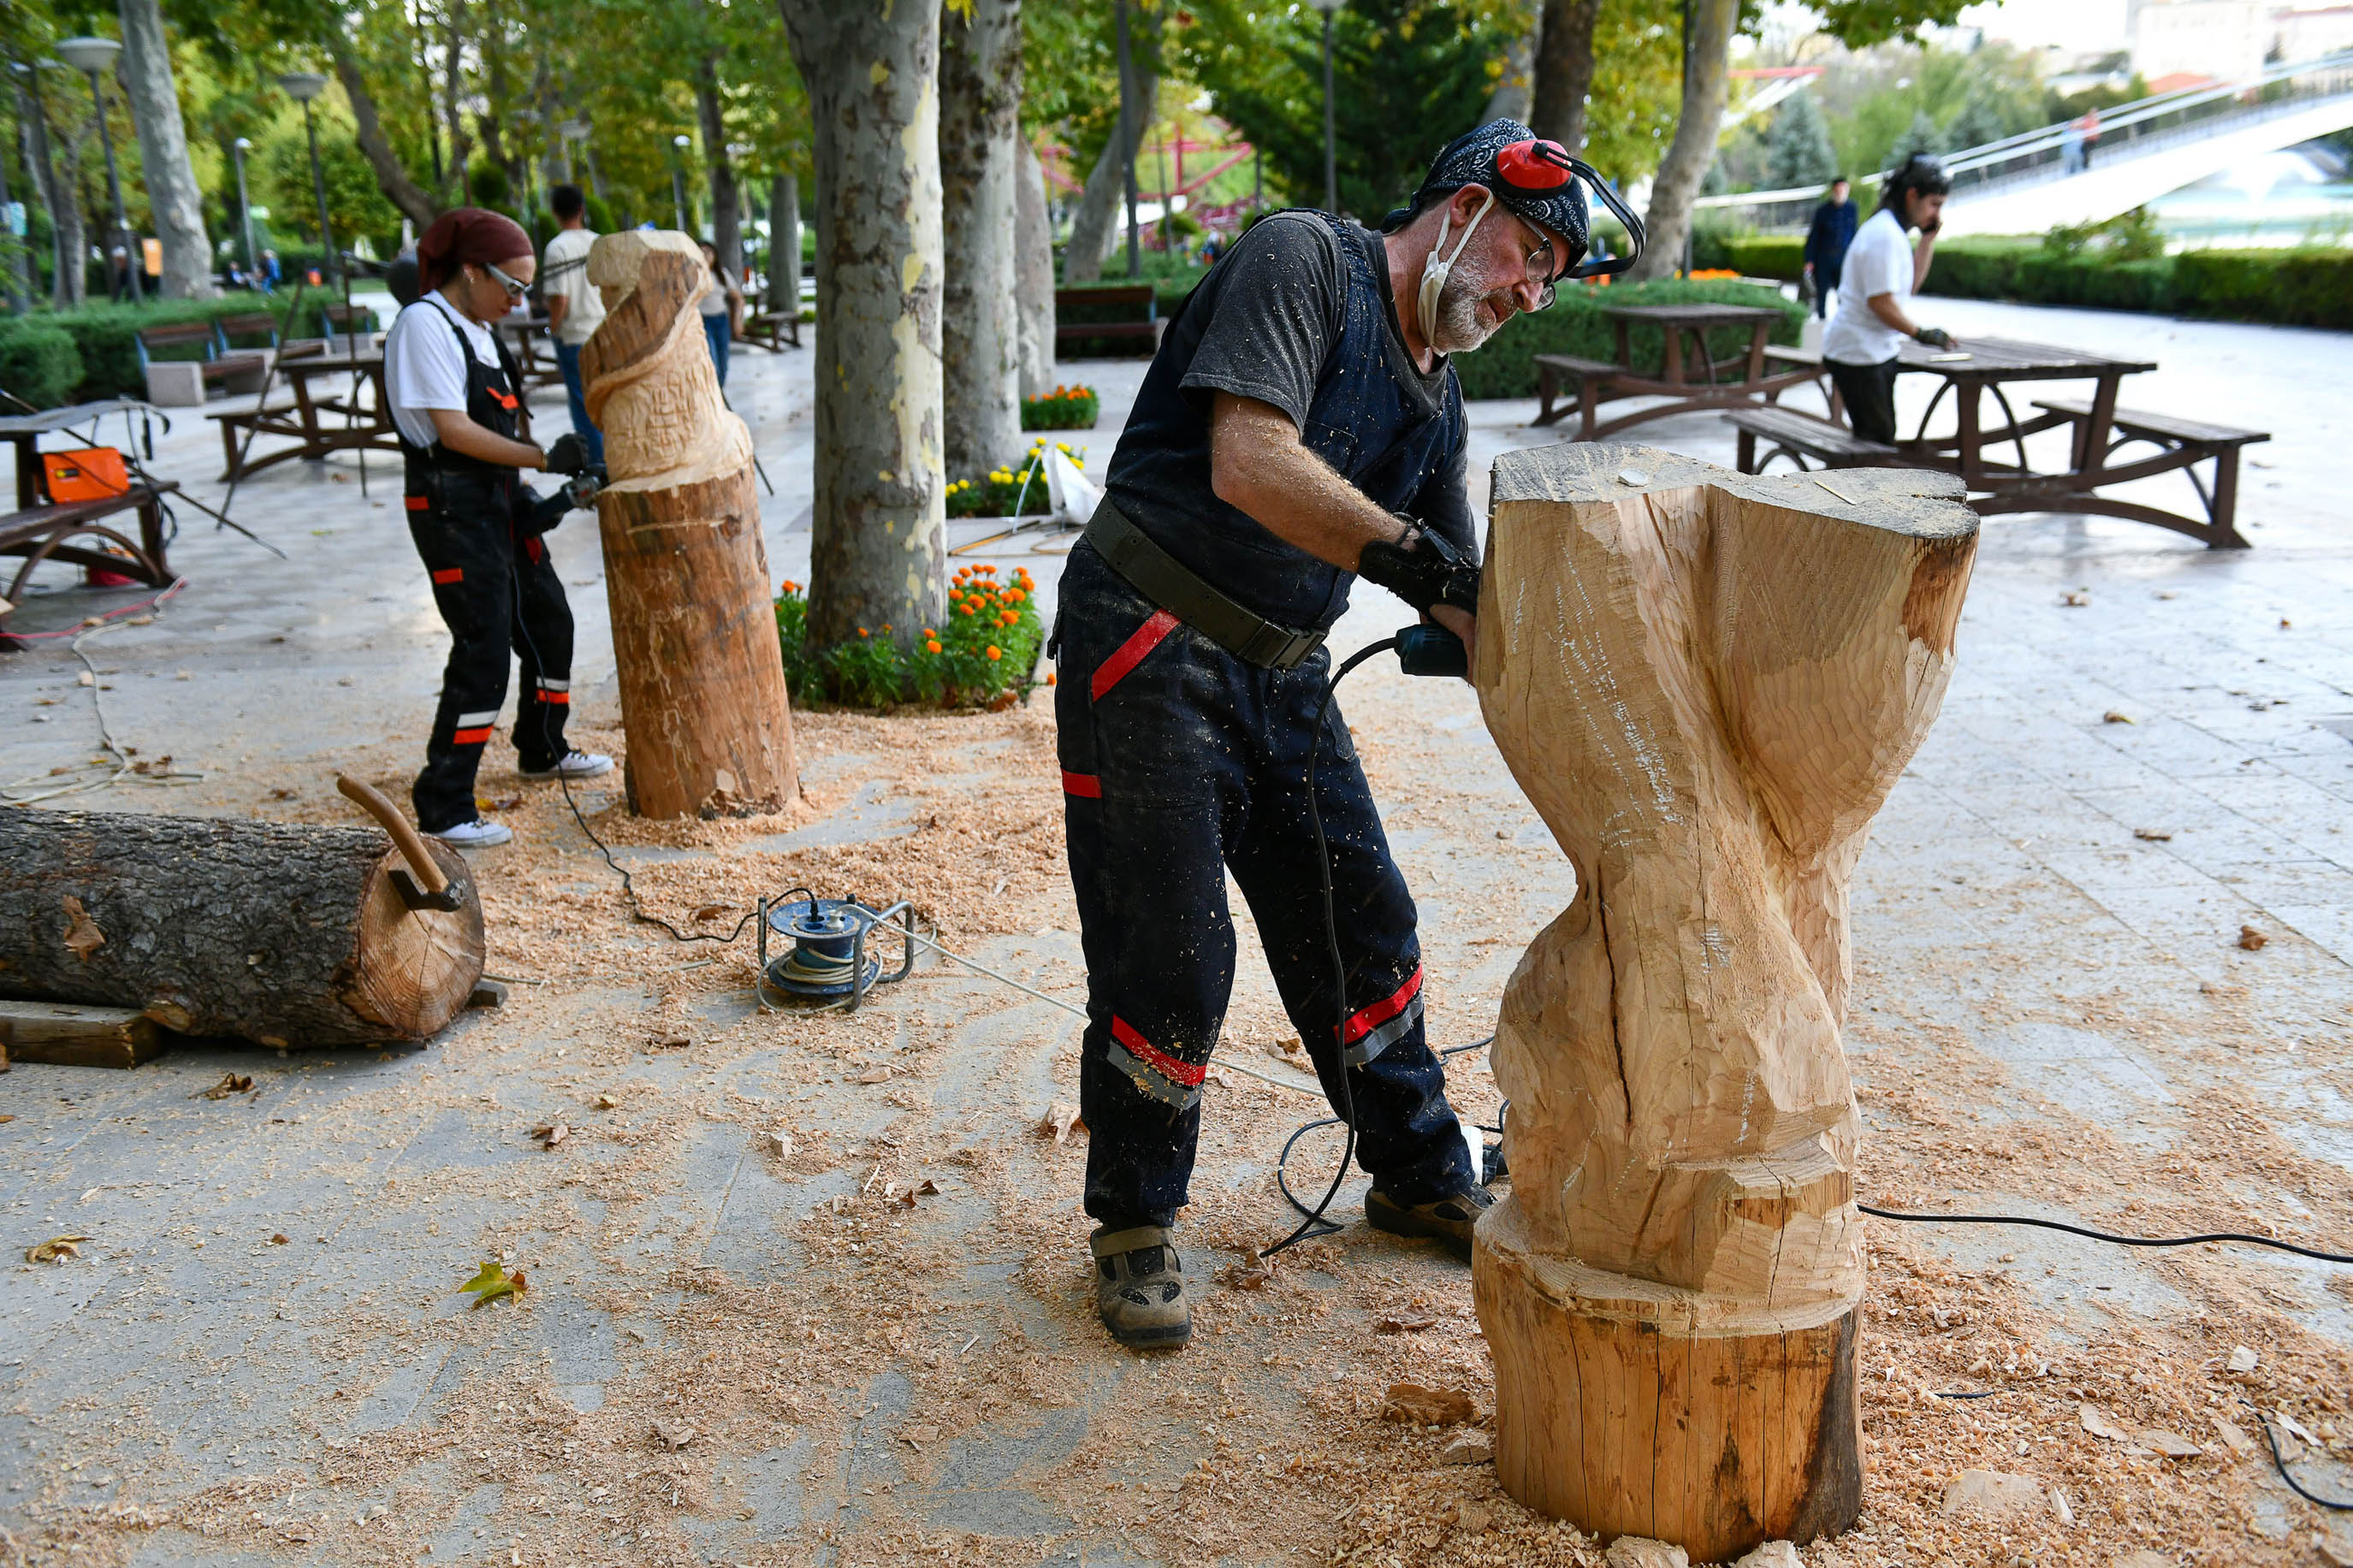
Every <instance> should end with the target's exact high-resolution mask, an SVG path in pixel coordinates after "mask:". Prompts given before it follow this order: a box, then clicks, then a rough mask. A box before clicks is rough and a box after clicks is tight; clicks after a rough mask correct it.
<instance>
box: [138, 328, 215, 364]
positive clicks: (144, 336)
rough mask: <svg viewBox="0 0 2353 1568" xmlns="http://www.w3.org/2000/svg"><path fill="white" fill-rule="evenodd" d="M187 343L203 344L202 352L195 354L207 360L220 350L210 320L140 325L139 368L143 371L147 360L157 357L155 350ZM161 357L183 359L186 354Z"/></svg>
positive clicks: (198, 357) (196, 356)
mask: <svg viewBox="0 0 2353 1568" xmlns="http://www.w3.org/2000/svg"><path fill="white" fill-rule="evenodd" d="M188 343H199V344H202V345H203V347H204V352H203V353H200V354H197V355H195V358H197V359H200V360H209V359H211V358H212V357H213V356H214V355H215V354H216V353H218V352H219V350H220V340H219V338H218V337H217V336H216V334H215V333H214V331H213V324H212V323H211V322H210V321H177V322H174V323H173V324H172V325H170V326H168V327H142V328H140V329H139V368H140V369H141V370H142V371H144V370H145V369H146V368H147V363H148V362H149V361H150V360H152V359H154V358H156V357H158V356H157V354H156V353H155V351H156V350H158V349H176V348H179V347H182V346H183V345H185V344H188ZM161 357H163V358H165V359H184V358H186V357H188V356H186V355H183V354H164V355H163V356H161Z"/></svg>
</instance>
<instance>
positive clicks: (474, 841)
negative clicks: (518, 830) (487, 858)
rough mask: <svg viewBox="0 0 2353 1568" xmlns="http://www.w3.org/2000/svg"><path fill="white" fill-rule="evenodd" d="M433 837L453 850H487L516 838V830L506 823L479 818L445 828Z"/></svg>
mask: <svg viewBox="0 0 2353 1568" xmlns="http://www.w3.org/2000/svg"><path fill="white" fill-rule="evenodd" d="M431 837H435V838H438V839H439V840H441V842H442V843H444V844H447V845H448V846H449V847H451V848H453V849H487V848H489V847H491V845H493V844H504V843H505V842H506V841H507V840H508V839H510V838H512V837H514V829H513V828H512V827H509V826H506V825H505V824H504V823H500V822H492V821H491V820H490V819H489V818H487V817H480V816H478V817H476V818H474V820H473V821H471V822H461V823H459V824H458V826H455V827H445V828H443V829H442V830H441V831H440V832H438V833H436V834H433V835H432V836H431Z"/></svg>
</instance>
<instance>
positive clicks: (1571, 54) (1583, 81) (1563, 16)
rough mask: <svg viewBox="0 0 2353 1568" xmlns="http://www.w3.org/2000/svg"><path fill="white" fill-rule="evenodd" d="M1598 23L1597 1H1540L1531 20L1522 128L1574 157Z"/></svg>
mask: <svg viewBox="0 0 2353 1568" xmlns="http://www.w3.org/2000/svg"><path fill="white" fill-rule="evenodd" d="M1600 19H1601V0H1545V5H1544V11H1543V14H1542V16H1541V17H1540V18H1539V19H1538V22H1537V42H1536V51H1535V91H1534V94H1533V96H1532V99H1531V101H1530V105H1529V110H1528V112H1529V115H1530V119H1529V121H1528V124H1529V125H1530V127H1532V128H1533V129H1534V130H1535V133H1536V134H1537V135H1539V136H1545V137H1549V138H1550V139H1552V140H1553V141H1555V142H1559V143H1560V144H1561V145H1562V146H1564V147H1566V148H1567V149H1568V150H1569V151H1570V152H1572V153H1577V154H1578V155H1579V156H1583V154H1584V153H1585V100H1586V96H1587V95H1588V93H1590V92H1591V91H1592V90H1593V26H1594V24H1595V23H1596V22H1598V21H1599V20H1600ZM1718 108H1719V111H1720V110H1721V106H1720V105H1719V106H1718Z"/></svg>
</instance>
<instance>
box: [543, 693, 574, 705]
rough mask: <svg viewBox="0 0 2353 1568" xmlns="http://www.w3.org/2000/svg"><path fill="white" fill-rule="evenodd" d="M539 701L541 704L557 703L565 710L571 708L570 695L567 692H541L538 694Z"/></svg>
mask: <svg viewBox="0 0 2353 1568" xmlns="http://www.w3.org/2000/svg"><path fill="white" fill-rule="evenodd" d="M539 700H541V701H542V702H554V703H558V704H560V705H562V706H564V707H565V708H569V707H571V706H572V693H570V692H569V691H543V692H541V693H540V694H539Z"/></svg>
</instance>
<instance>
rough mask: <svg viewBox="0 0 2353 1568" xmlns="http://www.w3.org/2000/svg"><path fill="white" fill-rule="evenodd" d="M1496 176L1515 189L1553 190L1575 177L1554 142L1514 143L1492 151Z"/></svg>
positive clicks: (1560, 149)
mask: <svg viewBox="0 0 2353 1568" xmlns="http://www.w3.org/2000/svg"><path fill="white" fill-rule="evenodd" d="M1495 174H1496V176H1497V178H1499V179H1501V180H1502V181H1503V182H1504V184H1507V185H1509V186H1511V187H1512V189H1514V190H1515V191H1530V192H1534V191H1556V190H1558V189H1560V188H1561V186H1563V185H1565V184H1568V182H1569V181H1570V180H1572V179H1574V178H1576V174H1575V171H1574V169H1573V167H1572V165H1571V164H1570V163H1569V161H1568V153H1567V152H1566V151H1565V150H1564V149H1563V148H1562V147H1561V146H1560V144H1559V143H1558V142H1546V141H1542V140H1536V141H1528V142H1513V143H1512V144H1511V145H1510V146H1508V147H1505V148H1503V149H1502V150H1500V151H1499V152H1497V153H1496V154H1495Z"/></svg>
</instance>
